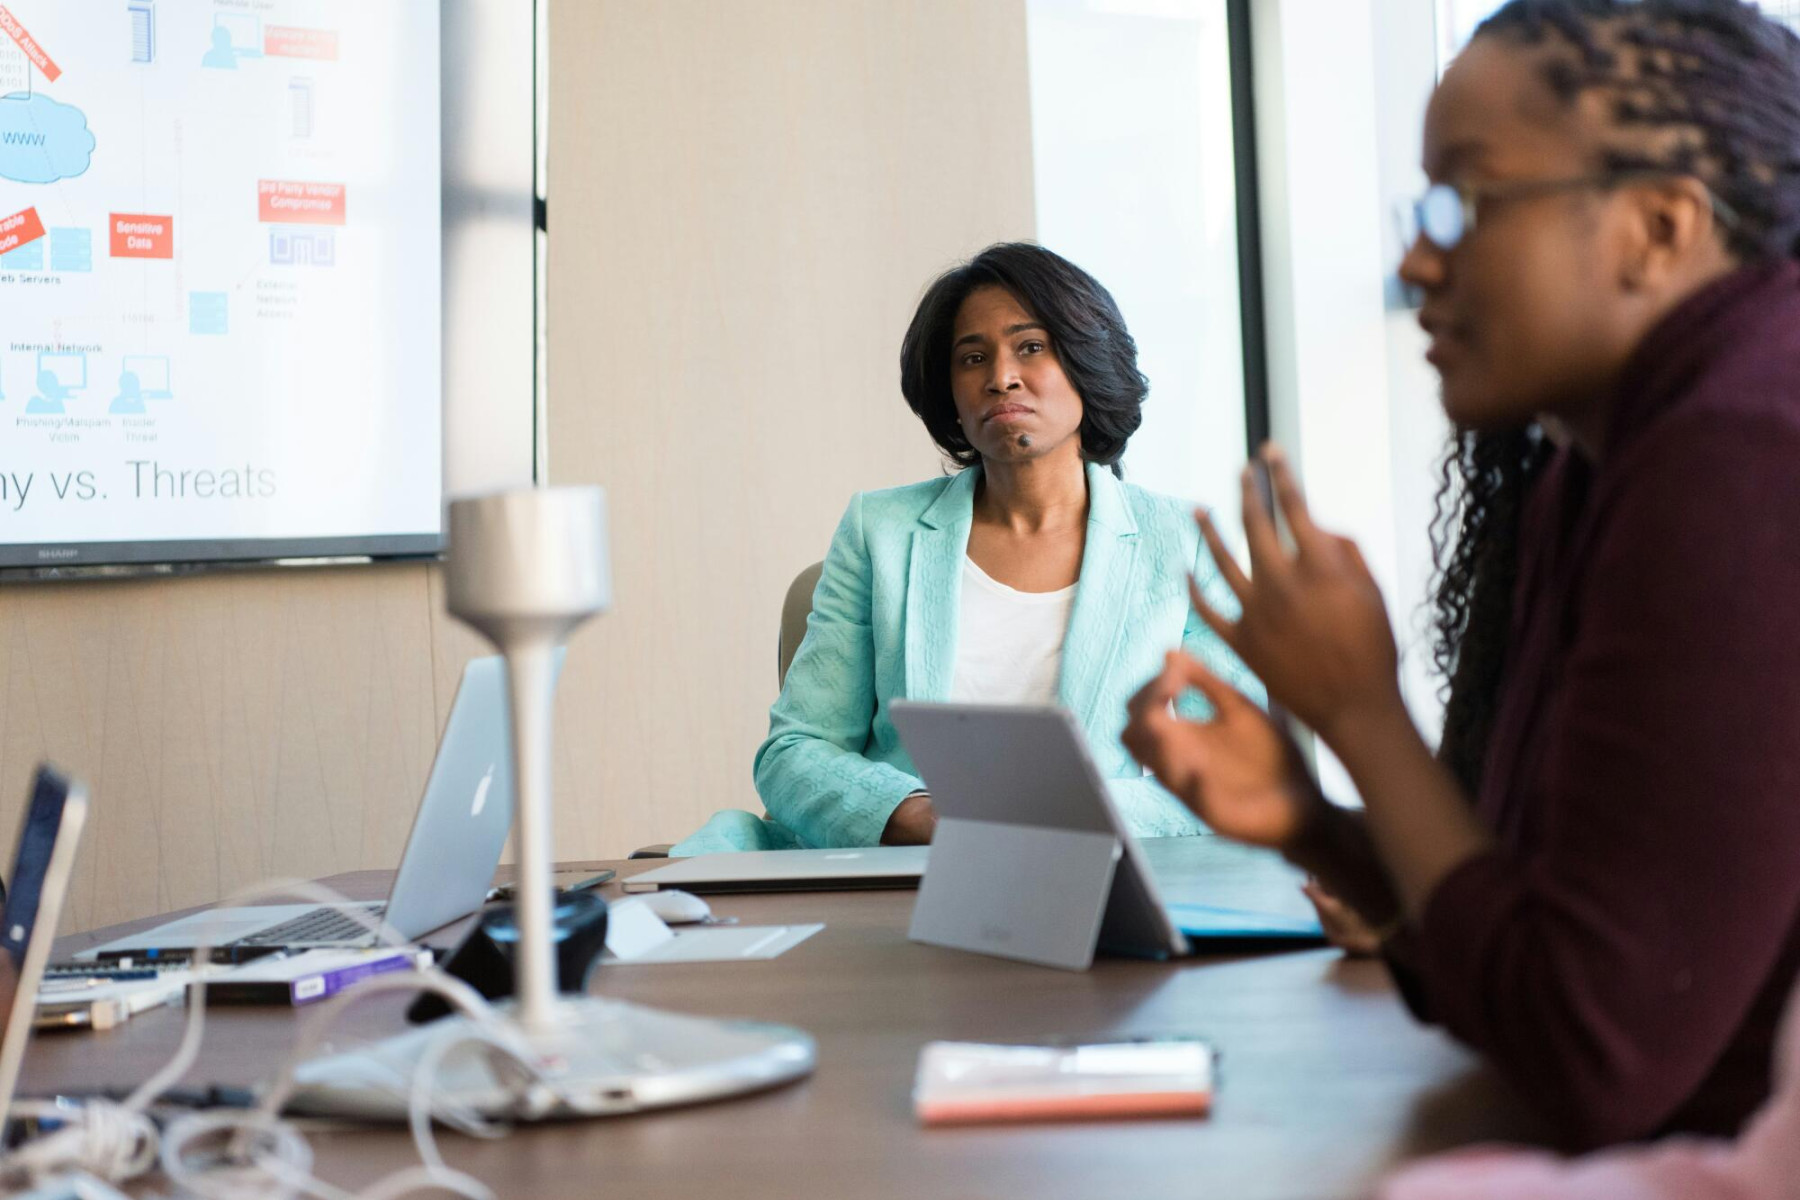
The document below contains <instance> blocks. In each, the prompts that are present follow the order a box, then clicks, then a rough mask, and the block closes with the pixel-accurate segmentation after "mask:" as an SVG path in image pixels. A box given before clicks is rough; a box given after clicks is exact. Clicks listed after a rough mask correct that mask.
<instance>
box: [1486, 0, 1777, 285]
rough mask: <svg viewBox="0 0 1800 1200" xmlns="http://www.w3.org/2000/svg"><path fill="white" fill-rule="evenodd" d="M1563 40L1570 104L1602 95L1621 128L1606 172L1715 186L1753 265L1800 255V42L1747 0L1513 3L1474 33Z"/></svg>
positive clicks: (1556, 62) (1551, 73) (1555, 84)
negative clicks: (1682, 177)
mask: <svg viewBox="0 0 1800 1200" xmlns="http://www.w3.org/2000/svg"><path fill="white" fill-rule="evenodd" d="M1475 36H1476V37H1477V38H1482V37H1499V38H1505V39H1506V40H1508V41H1512V42H1515V43H1518V44H1521V45H1531V46H1538V45H1546V44H1554V45H1555V46H1556V48H1557V49H1558V50H1559V51H1561V52H1560V53H1557V54H1554V55H1552V56H1551V57H1550V58H1549V60H1548V61H1547V62H1546V63H1545V65H1544V80H1545V82H1546V83H1547V84H1548V85H1549V87H1550V89H1551V91H1552V92H1554V93H1555V95H1556V96H1557V97H1558V98H1559V99H1561V100H1562V102H1563V103H1564V104H1565V105H1569V104H1573V103H1575V101H1576V100H1577V99H1578V98H1579V97H1580V96H1581V94H1582V93H1584V92H1589V91H1598V92H1600V93H1602V94H1603V96H1604V98H1605V99H1606V100H1607V102H1608V103H1609V104H1610V107H1611V114H1612V124H1613V128H1614V130H1615V131H1616V134H1617V135H1618V136H1617V138H1616V139H1615V140H1614V142H1613V144H1612V145H1609V146H1606V147H1604V148H1603V149H1602V151H1601V162H1600V164H1599V165H1600V166H1601V167H1602V168H1604V169H1605V170H1607V171H1613V172H1624V171H1636V170H1668V171H1678V172H1680V173H1682V174H1686V175H1692V176H1694V177H1695V178H1697V179H1699V180H1701V181H1702V182H1704V183H1705V184H1706V186H1707V187H1708V188H1710V189H1712V193H1713V195H1714V196H1716V197H1717V198H1718V199H1719V200H1721V201H1723V202H1724V204H1725V207H1726V208H1727V209H1729V210H1730V216H1729V217H1728V218H1727V219H1726V220H1725V221H1724V222H1723V224H1724V226H1725V227H1726V244H1727V245H1728V246H1729V247H1730V249H1731V250H1732V252H1733V253H1735V254H1736V255H1738V256H1739V257H1740V258H1742V259H1744V260H1746V261H1753V260H1757V259H1770V258H1796V257H1800V37H1797V36H1796V35H1795V34H1794V31H1793V30H1791V29H1789V28H1788V27H1787V26H1785V25H1782V24H1780V23H1778V22H1776V21H1773V20H1771V19H1769V18H1768V17H1766V16H1764V15H1763V14H1762V12H1761V10H1760V9H1758V8H1757V7H1756V6H1755V5H1754V4H1749V3H1745V2H1744V0H1513V2H1512V3H1511V4H1508V5H1507V6H1506V7H1504V8H1502V9H1501V10H1500V11H1499V12H1497V13H1495V14H1494V15H1493V16H1491V17H1489V18H1488V19H1487V21H1485V22H1484V23H1483V24H1482V25H1481V27H1480V28H1478V29H1477V30H1476V31H1475Z"/></svg>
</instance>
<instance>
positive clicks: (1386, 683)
mask: <svg viewBox="0 0 1800 1200" xmlns="http://www.w3.org/2000/svg"><path fill="white" fill-rule="evenodd" d="M1262 458H1263V461H1264V462H1266V463H1267V464H1268V468H1269V476H1270V483H1271V484H1272V486H1273V489H1274V493H1275V503H1276V504H1277V505H1278V506H1279V507H1280V509H1281V513H1282V515H1283V516H1284V517H1285V518H1286V520H1287V523H1288V528H1289V529H1290V530H1291V531H1292V534H1293V540H1294V551H1293V553H1289V552H1288V551H1287V549H1286V548H1285V547H1283V546H1282V544H1281V539H1280V537H1279V536H1278V535H1277V533H1276V529H1275V522H1274V520H1273V519H1272V518H1271V516H1270V515H1269V513H1267V512H1266V511H1264V509H1263V505H1262V503H1261V501H1260V498H1259V496H1258V494H1257V490H1256V486H1255V481H1254V477H1253V475H1252V470H1251V468H1248V467H1247V468H1245V471H1244V475H1243V489H1244V533H1245V536H1246V539H1247V542H1248V546H1249V552H1250V571H1249V573H1248V574H1246V573H1245V572H1244V570H1243V568H1242V567H1240V566H1239V565H1238V563H1237V560H1236V559H1235V558H1233V557H1232V554H1231V552H1230V551H1229V550H1228V549H1226V547H1225V543H1224V541H1223V539H1221V538H1220V536H1219V531H1218V530H1217V529H1216V528H1215V527H1214V526H1213V523H1212V520H1211V518H1210V517H1209V516H1208V515H1207V514H1205V513H1200V514H1197V519H1198V521H1199V523H1200V531H1201V533H1202V534H1204V535H1205V537H1206V544H1207V547H1208V548H1209V549H1210V550H1211V552H1212V556H1213V561H1214V562H1215V563H1216V564H1217V565H1218V568H1219V572H1220V574H1221V575H1222V576H1223V578H1224V580H1225V582H1226V584H1227V585H1228V586H1229V587H1230V588H1231V590H1232V592H1233V593H1235V594H1236V596H1237V599H1238V603H1239V604H1240V606H1241V608H1242V615H1241V616H1240V617H1239V619H1238V620H1236V621H1231V620H1227V619H1226V618H1225V617H1223V616H1222V615H1220V614H1219V613H1218V612H1217V611H1216V610H1215V609H1213V608H1212V607H1211V606H1210V605H1209V604H1207V603H1206V599H1205V597H1204V596H1202V595H1201V593H1200V590H1199V588H1198V587H1194V586H1193V585H1192V584H1191V583H1190V588H1191V590H1192V593H1193V601H1194V608H1195V611H1197V612H1198V613H1199V614H1200V617H1201V618H1202V619H1203V620H1204V621H1205V622H1206V623H1207V625H1208V626H1210V627H1211V628H1212V630H1213V632H1214V633H1216V634H1218V635H1219V637H1220V639H1221V640H1222V641H1224V642H1225V644H1226V645H1227V646H1229V647H1231V649H1232V650H1233V651H1235V652H1236V654H1237V656H1238V657H1239V658H1240V659H1242V660H1243V662H1244V665H1245V666H1247V667H1249V668H1250V670H1251V671H1252V672H1253V673H1254V674H1255V675H1256V676H1257V677H1258V678H1259V679H1261V680H1262V682H1263V685H1264V686H1265V687H1267V688H1268V690H1269V698H1270V699H1271V700H1272V701H1274V702H1276V703H1278V704H1280V705H1281V706H1282V707H1284V708H1286V709H1287V710H1288V711H1289V712H1291V713H1293V714H1294V716H1296V717H1297V718H1299V719H1300V720H1301V721H1303V722H1304V723H1305V724H1306V725H1308V726H1309V727H1311V728H1312V729H1313V730H1315V731H1316V732H1318V733H1319V734H1320V735H1321V736H1322V737H1324V738H1325V740H1326V742H1327V744H1334V735H1335V734H1336V732H1337V730H1338V728H1339V726H1340V725H1341V723H1342V721H1343V720H1344V718H1345V717H1346V716H1350V715H1354V714H1359V713H1368V712H1376V711H1383V710H1389V709H1392V708H1393V707H1396V706H1400V707H1402V708H1403V705H1402V701H1401V699H1400V686H1399V680H1398V670H1397V668H1398V658H1399V656H1398V653H1397V651H1396V650H1395V646H1394V634H1393V630H1392V628H1391V627H1390V626H1389V624H1388V616H1387V607H1386V605H1385V604H1383V603H1382V599H1381V589H1380V587H1379V586H1378V585H1377V584H1376V582H1375V577H1374V576H1373V575H1372V574H1371V573H1370V571H1369V568H1368V564H1367V563H1365V562H1364V561H1363V557H1362V552H1361V551H1360V550H1358V549H1357V547H1356V543H1355V542H1352V541H1351V540H1350V539H1349V538H1344V537H1338V536H1336V535H1335V534H1330V533H1327V532H1325V531H1324V530H1322V529H1320V528H1319V527H1318V526H1317V525H1315V524H1313V520H1312V515H1311V514H1310V512H1308V510H1307V507H1306V500H1305V498H1304V497H1303V496H1302V495H1301V494H1300V487H1299V485H1298V483H1296V482H1295V479H1294V475H1293V472H1292V471H1291V470H1290V469H1289V467H1288V463H1287V458H1286V456H1284V455H1283V454H1282V452H1281V450H1280V449H1279V448H1278V447H1275V446H1267V447H1265V448H1264V450H1263V452H1262Z"/></svg>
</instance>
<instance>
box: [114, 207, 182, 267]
mask: <svg viewBox="0 0 1800 1200" xmlns="http://www.w3.org/2000/svg"><path fill="white" fill-rule="evenodd" d="M106 224H107V228H108V229H109V230H110V231H111V234H112V256H113V257H114V258H174V257H175V218H174V217H153V216H147V215H145V214H143V213H112V214H110V215H109V216H108V217H107V221H106Z"/></svg>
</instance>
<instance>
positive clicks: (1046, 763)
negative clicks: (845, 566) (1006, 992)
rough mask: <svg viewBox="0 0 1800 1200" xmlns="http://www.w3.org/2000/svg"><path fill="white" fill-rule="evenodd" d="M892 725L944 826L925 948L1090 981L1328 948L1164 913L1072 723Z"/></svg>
mask: <svg viewBox="0 0 1800 1200" xmlns="http://www.w3.org/2000/svg"><path fill="white" fill-rule="evenodd" d="M892 715H893V721H894V728H895V729H897V730H898V731H899V733H900V738H901V741H902V742H903V743H904V744H905V746H906V752H907V754H909V755H910V756H911V757H912V760H913V762H914V763H915V764H916V765H917V766H918V768H919V772H920V774H921V775H923V776H924V778H925V783H926V785H927V786H928V787H930V789H931V800H932V804H933V806H934V807H935V808H936V809H937V813H938V824H937V833H936V835H935V836H934V838H933V840H932V847H931V866H930V869H929V870H928V871H926V872H925V878H924V879H923V880H922V881H921V882H920V884H919V901H918V903H917V904H916V905H915V906H914V908H913V919H912V928H911V931H910V935H909V936H911V938H912V939H913V940H914V941H918V942H928V943H931V944H933V945H938V946H949V947H952V948H955V949H959V950H973V951H976V952H978V953H982V954H994V955H999V956H1001V957H1004V958H1016V959H1021V960H1023V961H1026V962H1034V963H1041V964H1043V965H1045V966H1053V967H1064V968H1067V969H1070V970H1076V971H1079V970H1084V969H1086V968H1087V967H1088V965H1089V964H1090V963H1092V962H1093V958H1094V951H1095V949H1096V948H1105V949H1107V950H1110V951H1113V952H1115V953H1120V954H1129V955H1134V956H1138V957H1148V958H1167V957H1169V956H1172V955H1183V954H1188V953H1193V952H1196V951H1197V950H1199V949H1201V948H1204V949H1205V950H1206V951H1209V952H1210V951H1221V952H1222V951H1238V950H1248V949H1279V948H1300V947H1310V946H1316V945H1318V944H1320V943H1321V941H1322V940H1323V931H1322V930H1321V929H1320V928H1319V925H1318V922H1317V921H1316V920H1313V919H1311V918H1305V917H1295V916H1292V915H1287V914H1283V913H1281V912H1279V911H1264V910H1252V909H1242V908H1236V907H1222V906H1218V905H1212V904H1174V905H1170V904H1166V903H1164V901H1163V897H1162V894H1161V892H1160V890H1159V889H1158V888H1157V885H1156V880H1155V877H1154V875H1153V874H1152V873H1151V870H1150V864H1149V862H1148V860H1147V859H1146V858H1145V856H1144V852H1143V849H1142V847H1140V846H1139V845H1138V842H1137V839H1136V838H1135V837H1133V836H1132V834H1131V831H1130V830H1129V829H1128V828H1127V827H1126V825H1125V822H1124V820H1123V819H1122V818H1121V817H1120V816H1119V813H1118V810H1117V809H1116V808H1114V806H1113V802H1112V796H1111V794H1110V793H1109V792H1108V791H1107V789H1106V781H1105V780H1104V779H1103V778H1101V775H1100V771H1099V768H1098V767H1096V766H1095V765H1094V760H1093V758H1092V756H1091V755H1090V754H1089V753H1088V747H1087V737H1086V735H1085V734H1084V733H1083V732H1082V730H1081V726H1080V725H1079V724H1077V723H1076V721H1075V718H1074V717H1073V716H1072V715H1071V714H1069V713H1068V712H1067V711H1065V710H1063V709H1060V708H1035V707H1012V706H1005V705H974V704H922V703H916V702H908V701H896V702H895V703H894V705H893V709H892Z"/></svg>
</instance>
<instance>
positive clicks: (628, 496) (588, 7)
mask: <svg viewBox="0 0 1800 1200" xmlns="http://www.w3.org/2000/svg"><path fill="white" fill-rule="evenodd" d="M552 9H553V11H552V14H551V21H552V37H551V80H552V83H551V113H552V116H551V146H550V156H551V168H550V169H551V176H552V183H551V186H552V194H553V196H554V201H553V206H552V207H553V210H554V214H555V222H554V227H553V234H552V238H551V247H552V249H551V266H550V270H551V277H550V309H549V311H550V360H551V367H550V397H549V412H550V426H549V430H548V444H549V456H550V475H551V479H552V481H553V482H557V483H576V482H581V483H586V482H593V483H601V484H604V485H605V486H606V487H607V488H608V489H609V493H610V500H611V504H612V519H613V565H614V571H615V575H616V580H617V583H616V587H617V603H616V609H615V611H614V612H613V613H611V614H609V615H608V616H606V617H603V618H601V619H600V620H598V621H596V622H594V623H593V624H592V625H591V626H590V627H589V628H588V629H586V630H584V631H583V632H582V633H580V634H578V635H577V637H576V639H575V641H574V643H573V647H572V652H571V657H570V661H569V665H568V667H567V670H566V672H565V675H564V683H563V690H562V695H561V700H560V708H559V716H560V722H559V723H560V730H559V733H560V740H559V752H558V763H557V776H558V778H557V785H558V788H557V790H558V822H557V831H558V842H557V850H558V852H559V853H560V854H563V855H565V856H569V857H585V856H594V855H606V856H610V855H619V854H623V853H624V852H625V851H627V850H628V849H629V848H630V847H632V846H634V845H637V844H641V843H644V842H652V841H664V840H670V839H673V838H675V837H678V836H680V835H681V834H683V833H685V832H687V831H688V830H690V829H692V828H693V827H694V826H696V825H698V824H699V822H700V821H702V820H703V819H704V818H705V817H706V815H707V814H708V813H710V812H711V811H712V810H713V809H715V808H718V807H722V806H726V805H740V806H744V807H750V806H752V805H753V804H754V796H753V794H752V791H751V787H750V782H749V774H750V771H749V764H750V755H751V752H752V751H753V749H754V747H755V745H756V742H757V741H758V740H759V739H760V737H761V735H762V732H763V729H764V724H765V719H766V709H767V705H768V703H769V701H770V700H771V699H772V698H773V693H774V661H775V645H774V638H775V627H776V616H777V612H778V608H779V605H780V598H781V594H782V592H783V590H784V589H785V587H786V585H787V582H788V580H789V579H790V578H791V577H792V576H793V574H794V573H795V572H796V571H797V570H799V569H800V568H801V567H803V566H805V565H806V564H807V563H808V562H811V561H813V560H815V559H817V558H818V557H819V556H820V555H821V554H822V553H823V551H824V548H825V545H826V542H827V540H828V539H829V536H830V532H831V529H832V526H833V525H834V524H835V522H836V519H837V517H838V514H839V513H840V512H841V510H842V508H843V505H844V503H845V501H846V500H847V498H848V497H849V495H850V493H851V492H853V491H855V490H857V489H860V488H870V487H882V486H887V485H891V484H896V483H902V482H907V481H910V480H913V479H918V478H922V477H924V476H926V475H928V474H930V473H931V472H933V471H935V470H936V469H937V463H936V458H935V456H934V454H933V453H932V451H931V449H930V446H929V443H928V442H927V440H926V439H925V436H924V434H923V432H922V430H921V429H920V428H919V426H918V424H917V422H916V421H915V420H914V419H913V418H912V416H911V414H909V413H908V412H907V411H906V409H905V406H904V403H903V402H902V401H901V399H900V396H899V393H898V389H897V387H896V382H895V381H896V375H897V368H896V365H895V360H896V357H897V353H898V348H899V341H900V335H901V332H902V331H903V329H904V327H905V323H906V319H907V317H908V316H909V315H910V313H911V310H912V306H913V303H914V302H915V300H916V298H917V296H918V293H919V291H920V289H921V288H922V286H923V284H924V282H925V281H926V279H927V278H928V277H929V276H930V275H931V274H932V273H933V272H935V271H937V270H939V269H940V268H942V267H943V266H945V265H947V264H949V263H950V262H951V261H953V260H954V259H956V258H958V257H959V256H963V255H966V254H968V253H970V252H971V251H973V250H975V249H977V248H979V247H980V246H982V245H984V244H986V243H987V242H989V241H993V240H996V239H999V238H1015V237H1029V236H1030V235H1031V233H1032V196H1031V150H1030V147H1031V136H1030V132H1031V131H1030V113H1029V97H1028V93H1027V86H1026V82H1027V80H1026V66H1025V20H1024V5H1023V0H982V2H981V3H966V2H963V0H880V2H876V0H863V2H858V0H785V2H781V0H755V2H751V0H617V2H615V0H556V3H554V4H553V6H552ZM475 647H476V643H475V641H474V639H473V638H472V636H471V635H469V634H467V633H466V632H464V631H462V630H460V629H458V628H456V627H455V626H454V624H453V623H452V622H450V621H449V620H448V619H447V618H445V617H444V616H443V614H442V590H441V584H440V580H439V577H438V574H437V572H436V571H435V570H432V569H428V568H425V567H417V566H411V567H389V568H373V569H357V570H331V571H316V572H304V573H279V574H222V575H211V576H204V577H198V578H191V579H170V580H148V581H141V582H129V583H87V584H80V585H57V586H26V585H12V586H6V587H4V588H0V831H5V832H0V841H5V840H8V839H10V830H11V828H12V826H13V823H14V822H15V821H16V820H17V814H18V810H19V802H20V800H21V798H22V797H23V794H24V789H25V786H26V782H27V780H28V778H29V773H30V770H31V766H32V764H33V763H35V762H36V761H37V760H38V759H39V758H41V757H45V756H48V757H51V758H54V759H55V760H57V761H59V762H61V763H63V764H64V765H66V766H67V767H68V768H70V769H71V770H73V771H75V772H77V773H79V774H81V775H83V776H84V777H86V778H87V779H88V780H89V781H90V782H91V783H92V784H93V786H94V791H95V806H94V813H93V816H92V820H91V823H90V826H89V830H88V834H87V837H86V840H85V843H84V847H83V852H82V855H81V859H80V864H79V867H78V879H77V882H76V887H75V892H74V894H73V896H72V898H71V907H70V912H69V914H68V916H67V918H66V919H65V923H64V927H65V928H66V929H80V928H87V927H91V926H94V925H98V924H103V923H106V922H110V921H115V920H120V919H124V918H126V917H131V916H136V915H141V914H144V913H149V912H154V911H159V910H162V909H167V908H171V907H175V906H179V905H184V904H193V903H199V902H202V901H205V900H208V899H211V898H213V897H215V896H217V895H220V894H223V893H224V892H226V891H229V890H230V889H232V888H234V887H238V886H242V885H244V884H247V883H251V882H253V881H255V880H257V879H259V878H262V877H265V876H269V875H275V874H282V875H301V876H313V875H320V874H326V873H330V872H333V871H340V870H346V869H350V868H354V867H364V866H378V865H383V864H388V863H392V862H393V861H394V860H395V858H396V857H397V855H398V854H399V851H400V847H401V845H402V844H403V842H404V840H405V836H406V829H407V824H408V821H409V820H410V817H411V813H412V807H413V805H414V804H415V803H416V802H417V799H418V795H419V791H420V789H421V788H422V787H423V784H424V779H425V773H426V771H427V769H428V768H429V766H430V761H431V754H432V748H433V746H434V744H435V740H436V736H437V731H438V730H439V729H440V728H441V727H442V724H443V721H444V719H445V717H446V716H447V714H448V707H449V703H450V698H451V696H452V694H453V693H454V690H455V684H456V678H457V671H458V669H459V667H460V664H461V662H462V661H463V660H464V659H465V658H466V657H467V656H468V655H469V654H471V653H473V652H475Z"/></svg>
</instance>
